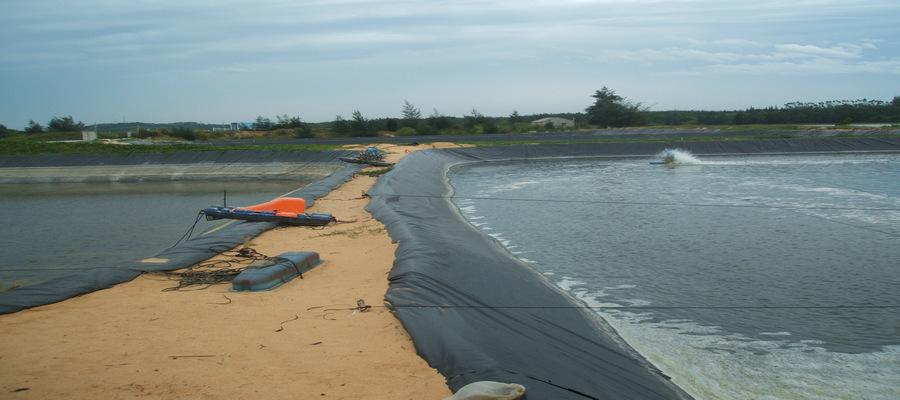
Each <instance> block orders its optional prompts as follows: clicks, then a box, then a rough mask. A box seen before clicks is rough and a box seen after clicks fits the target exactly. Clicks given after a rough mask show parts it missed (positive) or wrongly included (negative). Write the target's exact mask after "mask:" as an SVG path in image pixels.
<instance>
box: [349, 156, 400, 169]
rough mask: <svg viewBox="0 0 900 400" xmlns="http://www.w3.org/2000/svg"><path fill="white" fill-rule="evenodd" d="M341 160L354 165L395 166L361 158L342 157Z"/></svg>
mask: <svg viewBox="0 0 900 400" xmlns="http://www.w3.org/2000/svg"><path fill="white" fill-rule="evenodd" d="M340 160H341V161H343V162H348V163H353V164H369V165H371V166H373V167H390V166H391V165H394V164H393V163H389V162H384V161H374V160H363V159H359V158H353V157H340Z"/></svg>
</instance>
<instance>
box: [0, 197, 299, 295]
mask: <svg viewBox="0 0 900 400" xmlns="http://www.w3.org/2000/svg"><path fill="white" fill-rule="evenodd" d="M309 182H310V180H288V181H266V182H248V181H240V182H142V183H68V184H13V185H0V220H2V221H3V224H4V226H3V229H2V231H0V251H2V253H3V254H4V257H2V258H0V290H3V289H7V288H9V287H12V286H16V285H27V284H32V283H37V282H41V281H46V280H48V279H51V278H54V277H57V276H61V275H64V274H68V273H72V272H73V270H80V269H86V268H91V267H96V266H100V265H102V266H107V265H110V264H111V263H113V264H114V263H116V262H123V263H126V262H129V261H134V260H139V259H142V258H145V257H149V256H152V255H154V254H156V253H157V252H159V251H160V250H163V249H165V248H167V247H169V246H171V245H172V244H174V243H175V241H176V240H178V238H179V237H181V235H182V234H184V233H185V232H186V231H187V229H188V228H189V227H190V226H191V223H192V222H193V221H194V219H195V218H196V217H197V212H198V211H199V210H200V209H202V208H205V207H209V206H212V205H221V204H222V201H223V191H224V190H227V193H228V195H227V201H228V205H249V204H255V203H259V202H263V201H267V200H269V199H272V198H274V197H277V196H280V195H282V194H284V193H286V192H288V191H291V190H294V189H297V188H299V187H301V186H303V185H305V184H307V183H309ZM219 223H221V222H219V221H216V222H206V221H201V222H200V224H199V225H198V226H197V230H196V232H197V233H200V232H202V231H203V230H204V229H209V228H210V227H213V226H215V225H216V224H219Z"/></svg>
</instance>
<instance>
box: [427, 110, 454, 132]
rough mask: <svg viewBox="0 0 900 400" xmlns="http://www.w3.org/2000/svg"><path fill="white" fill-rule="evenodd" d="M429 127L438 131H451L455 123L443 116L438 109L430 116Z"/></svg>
mask: <svg viewBox="0 0 900 400" xmlns="http://www.w3.org/2000/svg"><path fill="white" fill-rule="evenodd" d="M428 125H429V126H431V127H432V128H434V129H436V130H443V129H449V128H451V127H452V126H453V122H451V121H450V118H447V116H446V115H443V114H441V113H440V112H439V111H438V110H437V108H435V109H434V112H433V113H431V115H429V116H428Z"/></svg>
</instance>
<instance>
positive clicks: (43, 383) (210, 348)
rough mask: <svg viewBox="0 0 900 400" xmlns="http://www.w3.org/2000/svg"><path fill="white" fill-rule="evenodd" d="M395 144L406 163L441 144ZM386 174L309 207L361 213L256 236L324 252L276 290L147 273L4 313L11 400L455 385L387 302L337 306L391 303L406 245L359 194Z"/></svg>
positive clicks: (268, 394)
mask: <svg viewBox="0 0 900 400" xmlns="http://www.w3.org/2000/svg"><path fill="white" fill-rule="evenodd" d="M440 146H441V147H445V146H447V145H440ZM386 147H391V148H390V149H388V151H389V152H391V153H393V154H390V155H389V159H390V160H392V161H396V160H398V159H399V158H401V157H402V156H403V155H405V153H406V151H407V150H409V151H414V150H416V149H420V148H425V147H428V148H430V147H432V145H427V146H417V147H397V146H386ZM374 182H375V178H372V177H366V176H357V177H355V178H354V179H353V180H352V181H350V182H348V183H346V184H344V185H343V186H341V187H340V188H338V189H336V190H335V191H333V192H332V193H331V194H329V195H328V196H327V197H325V198H322V199H320V200H319V201H317V202H316V205H315V207H313V208H312V209H311V211H317V212H330V213H333V214H334V215H335V216H336V217H338V218H339V219H341V220H345V221H349V220H355V221H356V222H353V223H343V224H338V225H333V226H329V227H327V228H325V229H321V230H316V229H311V228H304V227H290V228H277V229H274V230H271V231H268V232H266V233H264V234H262V235H260V236H259V237H257V238H255V239H253V240H252V241H251V242H249V243H248V245H249V246H250V247H252V248H254V249H256V250H257V251H259V252H261V253H263V254H267V255H277V254H279V253H281V252H284V251H296V250H312V251H317V252H319V254H320V255H321V257H322V259H323V260H324V263H323V264H322V265H320V266H319V267H317V268H316V269H314V270H312V271H310V272H309V273H307V274H305V275H304V279H295V280H293V281H291V282H289V283H287V284H285V285H283V286H281V287H279V288H277V289H275V290H272V291H268V292H253V293H249V292H240V293H238V292H231V291H230V290H229V289H230V285H217V286H213V287H210V288H208V289H205V290H198V291H176V292H162V291H161V290H162V289H164V288H167V287H170V286H172V285H173V282H172V281H169V280H166V279H165V278H164V277H161V276H154V275H145V276H142V277H140V278H138V279H135V280H134V281H131V282H128V283H125V284H121V285H118V286H115V287H113V288H111V289H107V290H102V291H98V292H94V293H91V294H87V295H84V296H80V297H77V298H73V299H69V300H66V301H64V302H61V303H57V304H52V305H48V306H43V307H37V308H33V309H29V310H25V311H22V312H18V313H15V314H10V315H2V316H0V399H20V398H21V399H50V398H67V399H97V398H104V399H106V398H135V397H141V398H149V399H157V398H158V399H174V398H190V399H197V398H201V399H202V398H209V399H217V398H226V397H227V398H238V399H240V398H258V399H288V398H290V399H311V398H321V399H440V398H443V397H445V396H447V395H449V391H448V389H447V387H446V385H445V382H444V378H443V377H442V376H440V375H439V374H438V373H437V372H436V371H435V370H434V369H432V368H431V367H429V366H428V365H427V363H426V362H425V361H424V360H422V359H421V358H420V357H419V356H418V355H417V354H416V352H415V349H414V347H413V344H412V341H411V340H410V338H409V336H408V335H407V333H406V332H405V331H404V330H403V327H402V326H401V324H400V322H399V321H398V320H397V319H396V318H395V317H394V316H393V315H392V314H391V313H390V312H389V311H387V310H386V309H384V308H374V309H372V310H369V311H367V312H362V313H360V312H354V311H350V310H335V311H325V309H328V308H351V307H354V306H355V305H356V300H357V299H364V300H365V301H366V303H368V304H370V305H381V304H382V300H383V298H384V294H385V292H386V290H387V286H388V282H387V279H386V277H387V273H388V272H389V271H390V269H391V266H392V264H393V259H394V251H395V249H396V245H395V244H392V243H391V240H390V238H389V237H388V235H387V233H386V232H385V230H384V226H383V225H382V224H381V223H379V222H378V221H376V220H374V219H372V217H371V215H370V214H368V213H367V212H366V211H365V210H364V207H365V206H366V204H367V202H368V200H367V199H360V198H359V197H360V194H361V193H363V192H365V191H366V190H368V189H369V188H370V187H371V186H372V185H373V184H374ZM314 307H318V308H314ZM310 308H312V309H310Z"/></svg>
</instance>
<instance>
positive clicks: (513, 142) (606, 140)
mask: <svg viewBox="0 0 900 400" xmlns="http://www.w3.org/2000/svg"><path fill="white" fill-rule="evenodd" d="M828 137H831V138H838V137H840V138H866V137H871V138H885V137H900V134H894V133H889V132H886V133H877V134H867V135H854V134H839V135H832V136H828ZM773 139H793V140H810V139H821V138H820V137H805V136H794V135H787V134H760V135H749V136H716V135H710V136H691V137H684V138H672V137H660V138H633V139H628V138H596V139H583V140H565V139H558V140H554V139H547V140H491V141H457V143H459V144H470V145H473V146H476V147H494V146H514V145H531V144H588V143H671V142H722V141H726V142H733V141H747V140H773Z"/></svg>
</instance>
